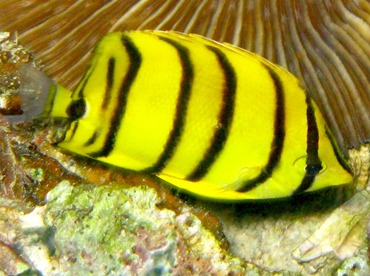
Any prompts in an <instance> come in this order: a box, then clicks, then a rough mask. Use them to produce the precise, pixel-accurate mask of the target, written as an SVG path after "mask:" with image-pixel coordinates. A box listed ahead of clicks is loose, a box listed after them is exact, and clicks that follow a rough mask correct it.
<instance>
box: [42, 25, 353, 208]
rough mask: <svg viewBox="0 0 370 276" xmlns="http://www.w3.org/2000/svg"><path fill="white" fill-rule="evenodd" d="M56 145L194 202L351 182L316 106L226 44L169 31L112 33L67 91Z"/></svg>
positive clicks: (276, 70)
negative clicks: (67, 122) (65, 123)
mask: <svg viewBox="0 0 370 276" xmlns="http://www.w3.org/2000/svg"><path fill="white" fill-rule="evenodd" d="M50 95H51V96H49V100H48V101H47V105H46V110H47V112H46V113H48V114H50V115H51V116H54V117H68V118H70V119H71V121H72V122H71V126H70V128H69V130H68V131H67V133H66V136H65V139H64V141H62V142H61V143H60V144H59V146H60V147H61V148H63V149H65V150H67V151H70V152H73V153H76V154H79V155H84V156H87V157H90V158H93V159H97V160H100V161H102V162H105V163H108V164H112V165H114V166H118V167H122V168H125V169H129V170H134V171H139V172H143V173H150V174H155V175H157V176H158V177H160V178H162V179H164V180H165V181H167V182H169V183H171V184H172V185H174V186H176V187H177V188H179V189H181V190H183V191H186V192H189V193H192V194H195V195H197V196H199V197H203V198H208V199H213V200H223V201H240V200H249V199H268V198H280V197H287V196H291V195H295V194H299V193H302V192H306V191H314V190H318V189H322V188H325V187H328V186H333V185H340V184H345V183H349V182H350V181H351V179H352V176H351V174H350V172H349V170H348V168H347V167H346V165H345V163H344V161H343V159H342V157H341V156H340V154H339V152H338V150H337V147H336V144H335V142H334V141H333V139H332V138H331V137H330V133H329V132H328V130H327V129H326V126H325V122H324V119H323V117H322V115H321V113H320V112H319V110H318V109H317V107H316V105H315V103H314V102H313V101H312V100H311V99H310V97H309V96H308V95H307V94H306V93H305V91H304V90H303V89H302V87H301V86H300V84H299V81H298V80H297V79H296V78H295V77H294V76H293V75H292V74H290V73H289V72H287V71H286V70H284V69H283V68H282V67H280V66H277V65H274V64H272V63H270V62H269V61H267V60H265V59H264V58H262V57H260V56H258V55H256V54H253V53H251V52H248V51H246V50H243V49H240V48H237V47H235V46H232V45H230V44H226V43H218V42H215V41H213V40H209V39H206V38H204V37H201V36H198V35H188V34H182V33H177V32H161V31H132V32H125V33H111V34H108V35H107V36H106V37H104V38H103V39H102V40H101V42H100V43H99V44H98V45H97V47H96V48H95V50H94V55H93V57H92V60H91V64H90V66H89V68H88V70H87V71H86V73H85V75H84V77H83V78H82V80H81V81H80V83H79V85H78V86H77V88H76V89H75V90H74V91H73V93H72V94H69V92H68V91H67V90H64V89H62V88H58V89H57V90H55V91H54V92H52V93H50Z"/></svg>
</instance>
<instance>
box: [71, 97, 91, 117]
mask: <svg viewBox="0 0 370 276" xmlns="http://www.w3.org/2000/svg"><path fill="white" fill-rule="evenodd" d="M85 112H86V102H85V100H84V99H78V100H75V101H73V102H71V104H70V105H69V106H68V108H67V114H68V116H69V118H70V119H72V120H77V119H79V118H81V117H83V116H84V115H85Z"/></svg>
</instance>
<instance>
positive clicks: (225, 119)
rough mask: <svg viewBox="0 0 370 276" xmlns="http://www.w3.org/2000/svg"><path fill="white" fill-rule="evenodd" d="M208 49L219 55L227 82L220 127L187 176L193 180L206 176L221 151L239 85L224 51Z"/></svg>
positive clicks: (229, 125)
mask: <svg viewBox="0 0 370 276" xmlns="http://www.w3.org/2000/svg"><path fill="white" fill-rule="evenodd" d="M208 49H209V50H211V51H212V52H213V53H214V54H215V55H216V57H217V61H218V63H219V66H220V67H221V69H222V71H223V75H224V79H225V84H224V89H223V91H222V93H223V96H222V107H221V110H220V113H219V115H218V126H219V127H218V128H217V130H216V131H215V133H214V135H213V138H212V141H211V144H210V147H209V148H208V149H207V151H206V152H205V154H204V156H203V158H202V160H201V161H200V162H199V163H198V165H197V166H196V167H195V168H194V170H193V171H192V172H191V173H190V174H189V175H188V176H187V177H186V179H187V180H191V181H198V180H200V179H201V178H202V177H204V176H205V175H206V174H207V172H208V171H209V169H210V168H211V166H212V164H214V162H215V161H216V159H217V157H218V156H219V154H220V153H221V151H222V149H223V148H224V146H225V143H226V140H227V137H228V135H229V132H230V128H231V123H232V119H233V116H234V109H235V106H234V105H235V93H236V87H237V78H236V74H235V70H234V68H233V66H232V65H231V64H230V62H229V60H228V59H227V57H226V55H225V54H224V53H223V52H222V51H220V50H219V49H217V48H215V47H212V46H208Z"/></svg>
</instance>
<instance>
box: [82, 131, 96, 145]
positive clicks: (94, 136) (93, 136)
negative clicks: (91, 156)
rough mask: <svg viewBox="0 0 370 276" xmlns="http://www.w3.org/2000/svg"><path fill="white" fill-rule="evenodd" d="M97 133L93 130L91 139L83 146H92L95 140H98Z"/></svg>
mask: <svg viewBox="0 0 370 276" xmlns="http://www.w3.org/2000/svg"><path fill="white" fill-rule="evenodd" d="M99 133H100V131H99V130H95V131H94V133H93V135H91V137H90V138H89V139H88V140H87V141H86V143H85V144H84V146H85V147H88V146H91V145H92V144H94V143H95V141H96V139H98V137H99Z"/></svg>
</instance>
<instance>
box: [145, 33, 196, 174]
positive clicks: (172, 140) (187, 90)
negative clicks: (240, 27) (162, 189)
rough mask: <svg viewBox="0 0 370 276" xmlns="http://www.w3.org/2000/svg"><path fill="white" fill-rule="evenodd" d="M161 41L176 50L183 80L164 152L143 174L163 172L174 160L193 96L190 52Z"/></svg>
mask: <svg viewBox="0 0 370 276" xmlns="http://www.w3.org/2000/svg"><path fill="white" fill-rule="evenodd" d="M161 39H162V40H163V41H166V42H167V43H169V44H171V45H172V46H173V47H174V48H176V50H177V53H178V55H179V58H180V61H181V69H182V78H181V84H180V93H179V96H178V98H177V104H176V112H175V117H174V122H173V126H172V129H171V132H170V134H169V136H168V139H167V142H166V144H165V146H164V150H163V151H162V153H161V154H160V156H159V158H158V159H157V161H156V162H155V163H154V164H153V165H152V166H150V167H148V168H146V169H143V170H142V172H146V173H155V172H159V171H161V170H162V169H163V168H164V167H165V166H166V163H167V162H168V161H169V160H170V159H171V158H172V156H173V154H174V152H175V150H176V147H177V145H178V143H179V142H180V139H181V135H182V132H183V130H184V124H185V119H186V113H187V110H188V104H189V100H190V95H191V87H192V83H193V80H194V70H193V65H192V63H191V60H190V55H189V50H188V49H187V48H185V47H184V46H182V45H181V44H179V43H177V42H175V41H173V40H171V39H169V38H165V37H161Z"/></svg>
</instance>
